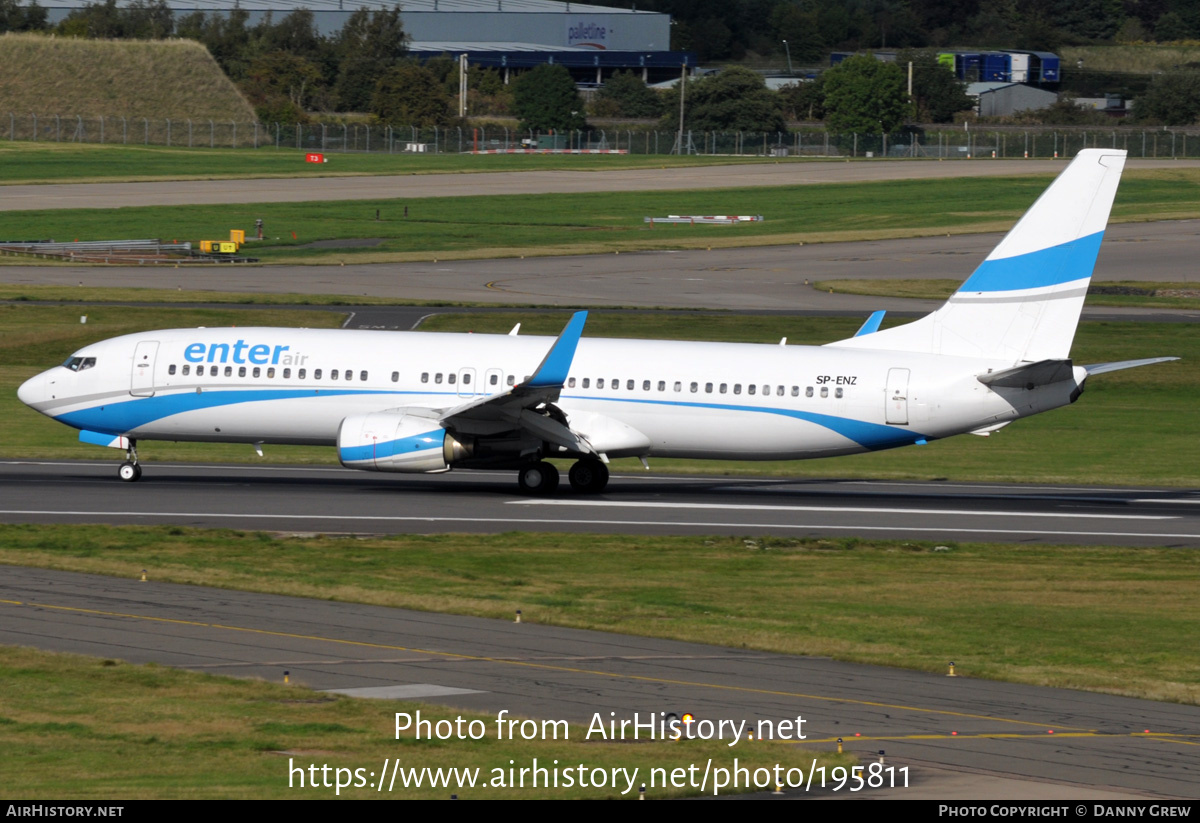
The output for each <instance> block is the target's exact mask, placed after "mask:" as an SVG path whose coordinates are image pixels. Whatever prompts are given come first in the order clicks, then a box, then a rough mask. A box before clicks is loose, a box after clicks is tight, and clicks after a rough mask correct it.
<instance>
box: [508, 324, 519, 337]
mask: <svg viewBox="0 0 1200 823" xmlns="http://www.w3.org/2000/svg"><path fill="white" fill-rule="evenodd" d="M520 330H521V324H520V323H518V324H517V325H515V326H513V329H512V331H510V332H509V333H508V336H509V337H516V336H517V332H519V331H520Z"/></svg>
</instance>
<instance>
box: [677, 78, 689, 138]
mask: <svg viewBox="0 0 1200 823" xmlns="http://www.w3.org/2000/svg"><path fill="white" fill-rule="evenodd" d="M686 87H687V63H684V64H683V68H682V69H681V70H680V72H679V141H678V144H677V145H678V146H679V153H680V154H683V95H684V89H685V88H686Z"/></svg>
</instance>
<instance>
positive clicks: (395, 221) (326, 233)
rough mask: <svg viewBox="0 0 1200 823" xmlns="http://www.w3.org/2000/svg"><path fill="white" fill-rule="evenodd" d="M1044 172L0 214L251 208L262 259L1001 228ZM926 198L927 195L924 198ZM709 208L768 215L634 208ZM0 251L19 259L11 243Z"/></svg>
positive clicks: (51, 230) (140, 219) (170, 227)
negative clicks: (724, 217) (656, 219)
mask: <svg viewBox="0 0 1200 823" xmlns="http://www.w3.org/2000/svg"><path fill="white" fill-rule="evenodd" d="M1047 180H1048V178H1045V177H1041V176H1036V175H1033V176H1027V177H1014V178H990V179H956V180H896V181H888V182H883V183H853V184H838V185H832V184H831V185H824V184H823V185H812V186H792V187H780V188H775V189H771V190H770V191H769V193H768V194H766V195H764V191H763V190H762V189H759V188H744V189H718V190H710V191H669V192H663V191H653V192H612V193H589V194H552V195H494V196H479V197H441V198H436V197H435V198H414V199H411V200H364V201H355V202H347V201H338V202H308V203H266V204H261V203H260V204H231V205H221V206H173V207H158V206H155V207H138V208H135V207H130V208H120V209H65V210H45V211H20V212H7V213H4V215H3V224H4V227H5V228H4V233H5V234H7V235H8V236H10V237H19V238H50V237H52V238H56V239H60V240H61V239H63V238H78V239H79V240H103V239H113V238H121V237H159V238H162V239H164V240H173V239H178V240H180V241H183V240H192V241H197V240H200V239H203V238H214V237H216V238H220V237H228V236H229V230H230V229H232V228H242V229H246V230H247V232H249V231H250V230H252V229H253V226H254V221H255V219H257V218H262V219H263V220H264V223H265V226H266V240H265V241H263V242H261V243H257V242H256V243H250V244H248V245H247V246H246V247H245V248H246V251H247V252H248V253H249V254H252V255H253V256H255V257H258V258H261V259H262V260H263V261H264V262H270V263H309V262H311V263H336V262H338V261H345V262H347V263H370V262H395V261H403V260H425V261H428V260H433V259H455V258H482V257H512V256H518V255H526V254H527V255H533V254H588V253H596V252H611V251H642V250H647V249H672V248H705V247H725V248H731V247H738V246H753V245H775V244H784V243H809V242H831V241H840V240H862V239H882V238H891V237H911V236H918V235H933V234H945V233H952V232H957V233H966V232H979V231H1000V230H1006V229H1008V228H1010V227H1011V226H1012V223H1013V221H1014V220H1016V219H1017V218H1018V217H1019V216H1020V215H1021V214H1022V213H1023V212H1024V211H1025V210H1026V209H1028V208H1029V205H1030V204H1031V203H1033V202H1034V201H1035V200H1036V199H1037V197H1038V196H1039V195H1040V194H1041V193H1042V191H1043V190H1044V189H1045V187H1046V182H1047ZM1197 182H1200V169H1180V170H1174V171H1163V170H1155V171H1144V172H1137V171H1135V172H1129V173H1127V174H1126V176H1125V180H1124V182H1123V183H1122V186H1121V188H1120V190H1119V191H1118V193H1117V199H1116V203H1115V205H1114V210H1113V213H1114V220H1116V221H1121V220H1130V221H1144V220H1159V219H1173V218H1183V217H1196V216H1200V186H1198V185H1197ZM764 197H766V198H767V201H766V205H764ZM931 203H936V204H937V208H930V204H931ZM715 206H719V208H715ZM714 211H718V212H728V213H738V214H764V215H765V216H766V218H767V219H766V220H765V221H764V222H761V223H748V224H741V225H733V226H723V225H705V226H691V225H660V226H657V227H655V228H650V227H649V226H648V224H646V223H644V222H643V217H644V216H647V215H665V214H687V213H697V214H711V213H713V212H714ZM377 213H378V215H379V217H378V219H376V214H377ZM406 215H407V216H406ZM293 233H294V234H295V237H294V238H293V236H292V235H293ZM346 239H351V240H355V239H357V240H361V239H371V240H377V241H379V242H378V243H377V244H375V245H372V246H371V247H369V248H336V247H334V248H302V247H303V246H305V245H307V244H310V243H312V242H314V241H336V240H346ZM335 245H336V244H335ZM0 260H3V261H5V262H8V263H14V262H22V263H27V262H28V260H27V259H24V258H19V257H5V258H2V259H0ZM0 276H2V272H0Z"/></svg>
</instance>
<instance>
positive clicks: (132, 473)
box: [117, 440, 142, 483]
mask: <svg viewBox="0 0 1200 823" xmlns="http://www.w3.org/2000/svg"><path fill="white" fill-rule="evenodd" d="M125 457H126V460H125V462H124V463H122V464H121V467H120V468H119V469H117V477H119V478H121V479H122V480H124V481H125V482H126V483H133V482H134V481H136V480H137V479H138V478H140V477H141V476H142V467H141V466H140V465H138V456H137V444H136V443H134V442H133V441H132V440H130V441H129V448H128V449H127V450H126V452H125Z"/></svg>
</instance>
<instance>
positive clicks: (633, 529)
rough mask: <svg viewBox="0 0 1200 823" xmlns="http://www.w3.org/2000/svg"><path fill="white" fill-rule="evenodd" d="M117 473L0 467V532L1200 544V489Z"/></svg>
mask: <svg viewBox="0 0 1200 823" xmlns="http://www.w3.org/2000/svg"><path fill="white" fill-rule="evenodd" d="M268 448H269V447H268ZM114 455H117V453H116V452H114ZM118 456H119V455H118ZM652 462H653V461H652ZM116 466H117V461H116V460H115V459H114V461H112V462H96V463H92V462H66V461H63V462H33V461H5V462H3V463H0V501H3V502H0V522H8V523H114V524H122V523H125V524H129V523H145V524H164V523H169V524H178V525H185V526H208V527H236V528H242V529H264V530H269V531H301V532H350V533H384V534H398V533H419V534H426V533H428V534H433V533H438V532H446V531H455V532H476V533H486V534H495V533H498V532H504V531H513V530H521V531H538V532H547V531H550V532H575V533H581V534H586V533H589V532H590V533H604V534H612V533H618V534H632V535H638V534H735V535H778V536H795V537H815V536H840V537H845V536H860V537H890V538H913V539H925V540H947V541H952V540H962V541H997V542H1040V543H1088V544H1112V545H1122V546H1129V545H1133V546H1200V492H1197V491H1190V490H1181V489H1153V488H1143V489H1139V488H1108V487H1101V486H1075V487H1060V486H1018V485H1007V486H1006V485H989V484H979V483H950V482H901V481H868V480H805V479H778V478H728V477H676V476H670V475H657V476H656V475H645V474H638V473H615V474H614V476H613V477H612V479H611V482H610V483H609V486H608V489H607V490H606V491H605V493H604V494H601V495H595V496H590V495H588V496H584V495H577V494H575V493H573V492H572V491H571V490H570V489H569V488H567V487H566V486H565V484H564V486H563V487H560V491H559V493H558V494H556V495H555V496H552V497H547V498H542V497H526V496H523V495H522V494H520V493H519V492H518V490H517V483H516V473H515V472H480V471H454V472H449V473H447V474H442V475H392V474H382V473H372V472H359V471H351V470H348V469H342V468H340V467H336V468H335V467H309V468H306V467H299V466H265V465H259V466H252V465H211V464H169V463H168V464H156V463H143V469H144V474H143V476H142V479H141V480H140V481H138V482H137V483H124V482H122V481H120V480H118V479H117V476H116Z"/></svg>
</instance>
